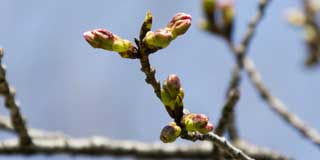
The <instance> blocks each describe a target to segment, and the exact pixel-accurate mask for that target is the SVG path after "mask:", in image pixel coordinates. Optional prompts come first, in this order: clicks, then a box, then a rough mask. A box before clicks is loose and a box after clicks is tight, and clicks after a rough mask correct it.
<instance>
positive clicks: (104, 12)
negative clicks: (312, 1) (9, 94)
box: [0, 0, 320, 160]
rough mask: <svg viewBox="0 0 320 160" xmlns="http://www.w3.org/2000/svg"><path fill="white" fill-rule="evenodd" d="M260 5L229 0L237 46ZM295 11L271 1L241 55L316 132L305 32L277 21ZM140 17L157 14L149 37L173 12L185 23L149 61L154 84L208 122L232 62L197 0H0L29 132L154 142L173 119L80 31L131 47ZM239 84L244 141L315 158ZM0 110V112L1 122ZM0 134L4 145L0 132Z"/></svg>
mask: <svg viewBox="0 0 320 160" xmlns="http://www.w3.org/2000/svg"><path fill="white" fill-rule="evenodd" d="M257 2H258V0H237V1H236V6H237V8H236V10H237V11H236V12H237V19H236V36H235V37H236V41H239V40H240V38H241V37H242V35H243V34H244V30H245V28H246V25H247V23H248V21H249V19H250V18H251V17H252V16H253V15H254V13H255V11H256V6H257ZM298 5H299V1H272V3H271V5H270V7H269V8H268V10H267V16H266V17H265V19H264V20H263V21H262V23H261V24H260V25H259V28H258V32H257V34H256V37H255V38H254V39H253V43H252V45H251V47H250V49H249V53H248V55H249V56H250V57H251V58H252V59H253V60H254V61H255V62H256V65H257V68H258V69H259V71H260V72H261V74H262V78H263V80H264V82H265V84H266V85H267V86H268V87H269V88H270V90H271V91H272V92H273V94H274V95H275V96H277V97H279V98H280V99H282V100H283V101H284V102H285V103H286V104H287V105H288V107H289V110H291V111H293V112H295V113H297V114H298V115H299V116H301V118H302V119H304V120H305V121H306V122H307V123H308V124H310V125H312V126H314V127H315V128H318V129H320V123H319V120H318V117H319V113H320V108H318V107H317V106H319V105H320V101H319V95H318V91H319V90H320V85H319V80H320V73H319V67H317V68H314V69H311V70H310V69H306V68H305V67H304V66H303V65H302V64H303V60H304V58H305V54H306V53H305V48H304V47H305V46H304V43H303V39H302V38H303V34H302V32H301V30H299V29H297V28H293V27H291V26H289V25H288V24H287V23H286V22H285V18H284V13H285V10H286V9H287V8H290V7H295V6H298ZM147 10H150V11H151V12H152V13H153V16H154V25H153V30H155V29H157V28H161V27H163V26H165V25H166V24H167V23H168V21H169V20H171V18H172V16H173V15H174V14H175V13H177V12H186V13H189V14H191V15H192V17H193V25H192V26H191V28H190V29H189V31H188V32H187V33H186V34H185V35H184V36H181V37H179V38H177V39H176V40H175V41H174V42H172V43H171V45H170V46H169V47H168V48H166V49H163V50H161V51H159V52H157V53H156V54H154V55H152V56H151V63H152V65H153V66H154V67H155V68H156V70H157V75H156V76H157V78H158V79H159V80H161V81H163V80H164V79H165V78H166V77H167V76H168V75H169V74H172V73H175V74H177V75H179V76H180V78H181V81H182V85H183V87H184V89H185V106H186V107H187V108H188V109H189V110H191V111H192V112H195V113H204V114H207V115H208V116H209V117H210V119H211V121H212V122H213V123H214V124H215V123H216V122H217V120H218V118H219V115H220V109H221V106H222V104H223V103H224V95H225V90H226V87H227V85H228V82H229V79H230V75H231V73H230V71H231V69H232V66H233V63H234V61H233V57H232V54H231V53H230V51H229V49H228V48H227V46H226V44H225V43H224V42H223V41H222V40H221V39H219V38H217V37H214V36H212V35H209V34H207V33H206V32H203V31H201V30H200V29H199V28H198V26H197V24H198V22H199V21H200V19H201V17H202V12H201V6H200V0H192V1H183V0H161V1H150V0H135V1H132V0H121V1H119V0H118V1H113V0H109V1H103V0H91V1H62V0H56V1H40V0H29V1H18V0H2V1H1V5H0V13H1V14H0V19H1V25H0V35H1V37H0V45H1V46H2V47H4V48H5V51H6V53H5V58H4V62H5V64H6V65H7V68H8V78H9V81H10V82H11V83H12V84H13V85H14V86H15V87H16V89H17V97H18V99H19V101H20V102H21V109H22V112H23V113H24V114H25V116H26V117H27V119H28V126H30V127H35V128H42V129H47V130H52V131H56V130H58V131H63V132H65V133H66V134H68V135H72V136H75V137H85V136H94V135H100V136H107V137H112V138H116V139H134V140H142V141H147V142H152V141H159V139H158V137H159V132H160V130H161V129H162V127H163V126H164V125H166V124H167V123H168V122H170V121H171V120H170V118H169V116H168V115H167V113H166V111H165V109H164V108H163V106H162V104H161V103H160V101H159V100H158V99H157V98H156V96H155V95H154V94H153V91H152V88H151V87H150V86H148V85H147V84H146V83H145V82H144V74H143V73H142V72H140V66H139V62H138V61H137V60H127V59H121V58H120V57H119V56H118V55H117V54H115V53H112V52H106V51H103V50H97V49H92V48H91V47H90V46H89V45H88V44H87V43H86V42H85V41H84V39H83V38H82V33H83V32H84V31H86V30H90V29H94V28H107V29H108V30H110V31H112V32H113V33H115V34H118V35H119V36H121V37H123V38H126V39H129V40H133V38H134V37H138V33H139V29H140V25H141V22H142V21H143V18H144V15H145V12H146V11H147ZM243 76H244V77H245V78H244V80H243V81H242V85H241V91H242V96H241V100H240V103H239V104H238V105H237V113H238V115H237V121H238V126H239V127H240V133H241V136H242V137H244V138H245V139H247V140H249V141H250V142H252V143H255V144H259V145H263V146H267V147H270V148H273V149H275V150H278V151H280V152H282V153H285V154H287V155H290V156H293V157H295V158H296V159H310V160H311V159H317V157H319V156H320V152H319V150H318V149H317V148H316V147H314V146H313V145H312V144H311V143H310V142H308V141H305V139H304V138H302V137H301V136H300V135H299V134H298V133H297V132H296V131H295V130H294V129H293V128H291V127H289V126H287V125H286V124H285V123H284V122H283V121H282V120H281V119H280V118H279V117H278V116H277V115H276V114H274V113H273V112H272V111H271V110H270V109H269V107H268V106H267V105H266V104H265V103H264V102H263V101H261V99H260V97H259V96H258V94H257V93H256V91H255V89H254V88H253V87H252V85H251V84H250V82H249V81H248V79H247V78H246V75H245V74H243ZM3 108H4V107H2V108H1V109H0V111H1V113H2V114H7V111H6V110H5V109H3ZM101 126H104V127H101ZM0 135H3V136H1V137H7V135H6V134H4V133H2V132H0ZM177 143H185V141H183V140H178V142H177ZM0 159H24V158H22V157H10V158H9V157H5V156H1V157H0ZM27 159H37V160H41V159H47V157H44V156H35V157H28V158H27ZM50 159H65V160H68V159H73V158H70V157H68V156H54V157H50ZM76 159H91V158H86V157H84V158H83V157H79V158H76ZM110 159H111V158H110Z"/></svg>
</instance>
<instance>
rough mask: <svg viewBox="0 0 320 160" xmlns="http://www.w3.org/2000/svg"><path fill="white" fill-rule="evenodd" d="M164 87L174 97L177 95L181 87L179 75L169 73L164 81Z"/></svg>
mask: <svg viewBox="0 0 320 160" xmlns="http://www.w3.org/2000/svg"><path fill="white" fill-rule="evenodd" d="M163 88H164V89H166V90H167V91H168V92H169V94H170V95H171V96H172V97H176V96H177V94H178V93H179V91H180V88H181V83H180V79H179V77H178V76H177V75H175V74H171V75H169V76H168V78H167V79H166V80H165V81H164V83H163Z"/></svg>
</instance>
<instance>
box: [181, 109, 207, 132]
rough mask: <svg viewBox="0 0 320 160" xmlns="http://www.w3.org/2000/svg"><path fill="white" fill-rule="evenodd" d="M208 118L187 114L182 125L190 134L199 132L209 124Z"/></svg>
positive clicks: (201, 115)
mask: <svg viewBox="0 0 320 160" xmlns="http://www.w3.org/2000/svg"><path fill="white" fill-rule="evenodd" d="M208 121H209V119H208V117H207V116H206V115H203V114H194V113H191V114H187V115H184V116H183V117H182V120H181V124H182V125H184V126H185V127H186V130H187V131H189V132H193V131H199V130H201V129H203V128H205V127H206V126H207V124H208Z"/></svg>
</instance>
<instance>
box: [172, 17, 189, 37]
mask: <svg viewBox="0 0 320 160" xmlns="http://www.w3.org/2000/svg"><path fill="white" fill-rule="evenodd" d="M191 19H192V18H191V16H190V15H189V14H186V13H177V14H176V15H175V16H174V17H173V18H172V20H171V21H170V23H169V24H168V25H167V29H168V30H170V31H171V32H172V35H173V38H176V37H177V36H179V35H182V34H184V33H186V32H187V30H188V29H189V27H190V25H191Z"/></svg>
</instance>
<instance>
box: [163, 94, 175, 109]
mask: <svg viewBox="0 0 320 160" xmlns="http://www.w3.org/2000/svg"><path fill="white" fill-rule="evenodd" d="M161 101H162V103H163V104H164V105H165V106H168V107H169V108H170V110H172V111H173V110H174V107H175V103H176V102H175V98H174V97H171V96H170V94H169V93H168V92H167V91H166V90H164V89H161Z"/></svg>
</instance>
